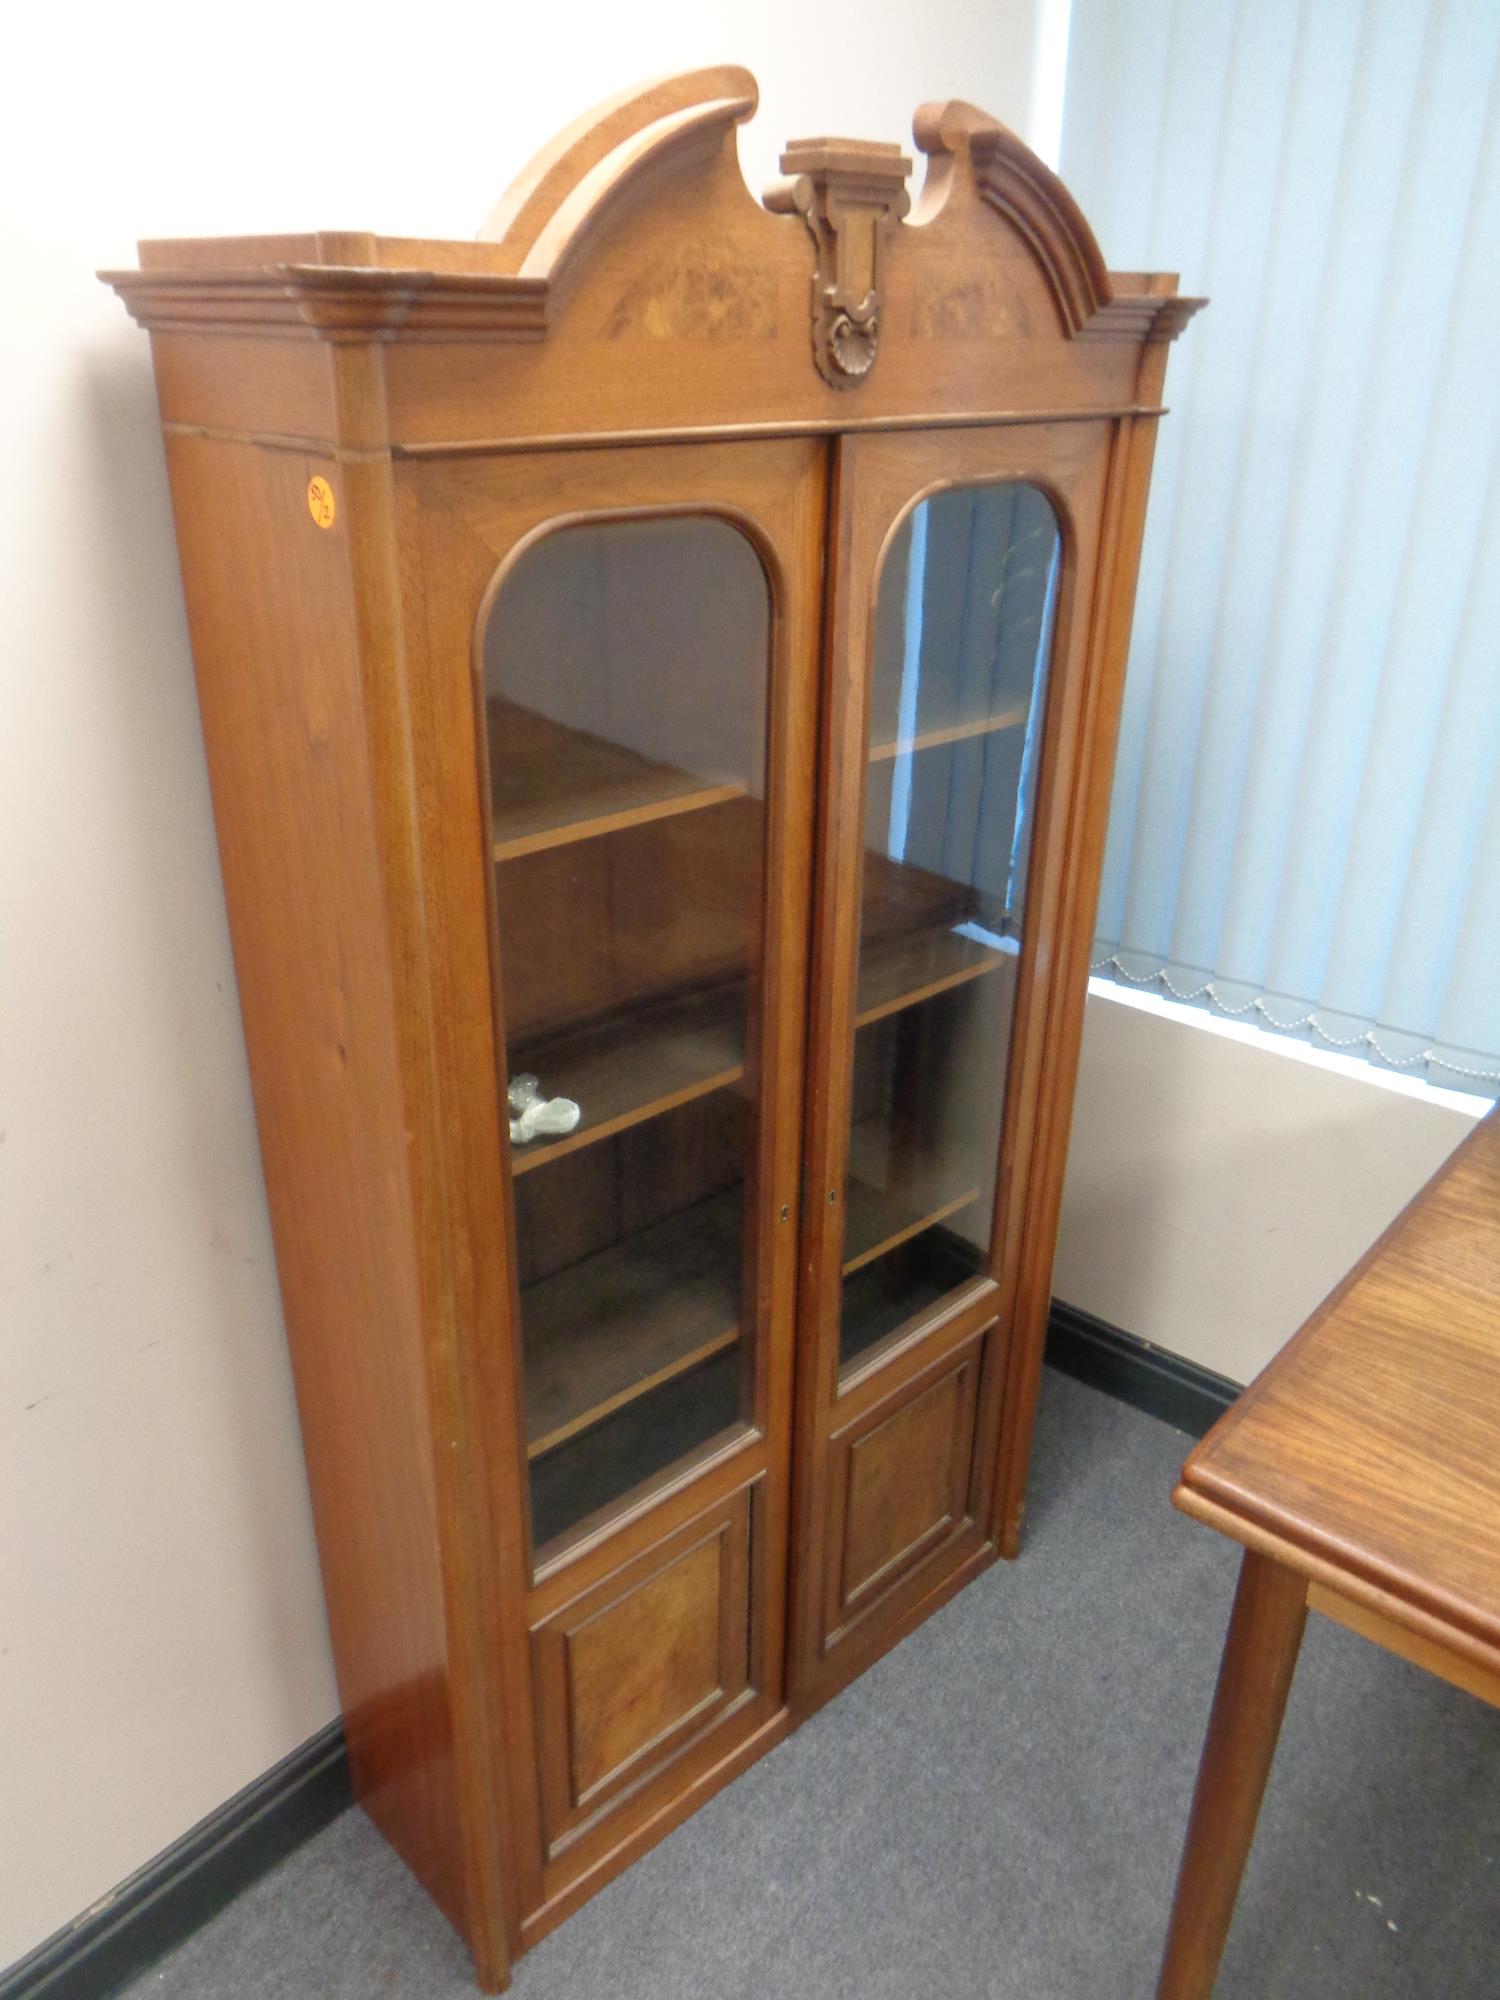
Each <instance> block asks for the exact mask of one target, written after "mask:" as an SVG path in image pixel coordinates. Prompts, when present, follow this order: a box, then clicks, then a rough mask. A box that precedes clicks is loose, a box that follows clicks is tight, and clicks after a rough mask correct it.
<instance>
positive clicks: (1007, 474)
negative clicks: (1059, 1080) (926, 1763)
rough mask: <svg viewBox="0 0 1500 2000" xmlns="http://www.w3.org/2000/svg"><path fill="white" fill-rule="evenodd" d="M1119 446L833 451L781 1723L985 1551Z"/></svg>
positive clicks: (1075, 436)
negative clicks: (793, 1586) (794, 1555)
mask: <svg viewBox="0 0 1500 2000" xmlns="http://www.w3.org/2000/svg"><path fill="white" fill-rule="evenodd" d="M1109 448H1110V431H1109V427H1108V426H1106V425H1103V424H1091V423H1081V424H1061V425H1047V426H1040V425H1037V426H1029V425H1028V426H1016V427H1007V428H1004V429H996V430H993V431H957V430H955V431H948V432H944V433H905V434H899V433H893V434H889V435H872V436H862V437H855V438H846V439H843V440H841V441H840V443H839V446H838V448H837V449H838V458H837V470H836V483H835V501H834V518H835V542H834V548H833V551H832V561H831V570H832V578H831V592H832V602H831V607H830V620H829V644H828V657H827V661H826V675H827V682H826V694H825V702H824V729H825V772H824V792H823V799H822V806H821V813H820V831H819V838H818V858H817V870H816V874H817V883H818V909H817V915H816V945H815V958H814V979H813V999H812V1026H811V1048H812V1062H811V1070H810V1078H809V1085H810V1101H809V1123H808V1134H809V1136H808V1193H807V1201H806V1208H805V1222H804V1285H803V1294H802V1324H801V1329H800V1344H801V1347H802V1350H803V1351H802V1354H801V1360H800V1367H801V1384H800V1403H799V1472H800V1475H801V1480H802V1485H801V1491H800V1495H799V1527H798V1534H797V1546H798V1548H799V1551H801V1552H802V1553H801V1556H800V1562H801V1570H800V1574H799V1576H798V1579H797V1591H796V1596H797V1609H796V1620H797V1629H796V1635H795V1654H796V1672H797V1677H798V1690H797V1691H798V1695H799V1697H800V1698H801V1699H803V1700H816V1699H818V1698H820V1696H821V1695H822V1694H824V1693H826V1692H828V1691H829V1690H830V1689H831V1688H832V1687H833V1686H835V1685H837V1684H838V1683H839V1682H840V1681H841V1680H842V1679H843V1678H845V1677H847V1675H848V1673H850V1672H852V1671H855V1670H857V1669H858V1667H859V1666H861V1665H863V1664H864V1662H865V1661H866V1660H867V1659H868V1657H869V1656H870V1654H871V1653H872V1651H875V1650H878V1649H879V1647H880V1646H882V1645H884V1644H886V1643H889V1640H890V1637H891V1636H892V1634H893V1633H894V1632H896V1631H899V1630H900V1629H902V1625H903V1621H905V1622H911V1621H912V1620H914V1619H915V1618H916V1617H917V1616H919V1615H921V1612H922V1610H923V1609H924V1608H925V1607H926V1605H927V1604H928V1603H930V1601H931V1600H932V1598H933V1596H934V1594H935V1593H937V1592H940V1591H942V1590H944V1589H947V1588H951V1587H953V1586H954V1585H955V1584H956V1583H957V1582H958V1581H960V1580H961V1579H962V1577H963V1575H964V1574H966V1573H967V1572H968V1570H969V1569H970V1568H972V1567H974V1566H975V1565H976V1564H977V1563H979V1562H981V1561H983V1560H986V1559H987V1558H988V1557H989V1556H990V1555H991V1554H992V1553H993V1551H994V1547H995V1528H994V1525H993V1522H992V1513H993V1494H994V1481H995V1471H996V1459H997V1452H998V1450H999V1447H1000V1443H1001V1426H1002V1414H1003V1412H1004V1411H1005V1409H1006V1406H1007V1399H1008V1395H1009V1394H1010V1391H1008V1386H1007V1385H1008V1383H1009V1384H1010V1385H1011V1389H1012V1390H1013V1388H1014V1385H1015V1382H1016V1379H1017V1369H1018V1365H1019V1363H1018V1352H1017V1350H1018V1342H1019V1341H1025V1340H1030V1339H1031V1338H1032V1337H1033V1336H1034V1334H1035V1332H1036V1328H1035V1326H1034V1324H1033V1325H1030V1326H1028V1327H1025V1328H1018V1325H1017V1296H1018V1285H1017V1280H1018V1275H1019V1271H1020V1265H1021V1261H1022V1249H1023V1243H1022V1237H1023V1224H1024V1204H1025V1197H1026V1191H1027V1187H1028V1181H1029V1178H1030V1176H1029V1168H1030V1165H1031V1161H1032V1154H1033V1142H1034V1135H1035V1129H1036V1114H1037V1105H1038V1093H1039V1091H1040V1090H1041V1089H1042V1088H1043V1087H1044V1079H1043V1077H1042V1075H1041V1074H1040V1068H1041V1065H1040V1059H1039V1052H1040V1049H1041V1045H1042V1038H1043V1035H1044V1032H1045V1027H1046V1018H1047V1013H1048V1008H1049V1005H1050V1004H1051V1001H1052V999H1053V997H1054V996H1053V991H1052V989H1053V985H1054V983H1055V982H1054V980H1053V959H1054V951H1053V946H1054V944H1055V942H1056V939H1055V931H1056V924H1057V917H1058V894H1059V883H1060V880H1061V875H1060V871H1059V868H1058V866H1057V863H1058V861H1059V859H1060V853H1061V849H1062V847H1063V846H1064V845H1065V844H1066V838H1067V833H1066V829H1067V825H1068V817H1069V813H1070V811H1071V810H1073V808H1074V805H1075V803H1076V802H1075V801H1074V800H1073V799H1072V798H1070V797H1069V796H1065V794H1066V793H1067V791H1068V787H1067V786H1066V785H1065V783H1064V782H1063V774H1065V773H1068V772H1076V770H1077V764H1076V754H1077V750H1078V746H1079V741H1080V721H1081V702H1082V696H1083V692H1084V689H1083V679H1084V675H1083V669H1084V666H1085V659H1084V652H1085V647H1084V637H1083V635H1084V631H1085V628H1086V626H1087V624H1088V622H1089V621H1088V619H1087V618H1086V617H1085V616H1083V615H1081V612H1080V607H1086V606H1087V604H1088V601H1089V596H1090V592H1091V589H1092V581H1093V575H1094V568H1095V561H1096V541H1097V533H1098V523H1099V519H1100V507H1101V500H1102V494H1103V488H1104V481H1105V473H1106V469H1107V460H1108V455H1109ZM1077 998H1078V1002H1079V1004H1081V990H1080V993H1079V995H1078V996H1077ZM1049 1240H1050V1239H1049ZM1043 1282H1044V1284H1045V1280H1044V1281H1043ZM1033 1289H1034V1288H1033ZM1031 1317H1032V1320H1033V1321H1034V1319H1035V1314H1034V1312H1033V1313H1032V1315H1031ZM1011 1400H1012V1402H1013V1401H1014V1397H1013V1395H1012V1396H1011Z"/></svg>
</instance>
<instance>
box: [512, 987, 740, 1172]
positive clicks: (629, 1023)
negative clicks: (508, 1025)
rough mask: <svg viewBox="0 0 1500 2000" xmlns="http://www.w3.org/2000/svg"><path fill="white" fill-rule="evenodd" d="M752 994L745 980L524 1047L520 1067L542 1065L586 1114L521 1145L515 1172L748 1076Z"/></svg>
mask: <svg viewBox="0 0 1500 2000" xmlns="http://www.w3.org/2000/svg"><path fill="white" fill-rule="evenodd" d="M746 999H747V995H746V989H745V987H744V986H743V985H737V986H732V987H728V988H719V989H717V990H716V991H714V992H711V993H708V994H695V995H691V996H689V997H688V998H686V999H683V1000H678V1001H669V1002H666V1003H664V1004H661V1005H659V1006H656V1007H647V1008H640V1009H634V1010H631V1011H629V1012H627V1013H623V1014H620V1015H618V1016H616V1017H615V1018H613V1019H611V1020H608V1021H605V1022H602V1023H600V1024H599V1025H598V1026H597V1027H594V1028H592V1029H587V1030H584V1031H583V1032H582V1033H579V1034H574V1035H569V1036H566V1037H562V1038H557V1039H553V1040H550V1041H539V1042H536V1043H532V1044H528V1045H526V1046H525V1047H523V1048H522V1049H521V1050H519V1051H518V1052H517V1056H516V1059H515V1066H516V1069H517V1070H518V1071H519V1072H522V1073H524V1072H525V1071H527V1070H530V1071H531V1072H533V1073H534V1074H535V1075H536V1076H537V1077H538V1078H539V1080H540V1082H541V1086H542V1088H543V1090H544V1091H545V1093H546V1095H547V1096H549V1097H571V1098H572V1099H573V1101H574V1102H575V1103H576V1104H577V1105H578V1106H579V1107H580V1109H581V1110H582V1113H583V1116H582V1118H581V1119H580V1121H579V1123H578V1125H577V1126H576V1127H575V1128H574V1130H573V1131H572V1132H569V1133H568V1134H567V1135H566V1136H565V1137H563V1138H560V1139H551V1140H543V1141H541V1142H540V1143H533V1144H532V1145H529V1146H515V1147H513V1148H512V1150H511V1172H512V1173H514V1174H525V1173H530V1172H531V1171H532V1170H533V1169H535V1168H537V1167H540V1166H543V1165H545V1164H546V1162H547V1161H549V1160H556V1159H560V1158H561V1157H562V1156H563V1155H564V1154H566V1153H572V1152H576V1151H577V1149H578V1148H579V1147H580V1146H588V1145H592V1144H593V1143H594V1142H595V1141H597V1140H600V1139H608V1138H612V1137H613V1136H614V1134H615V1133H617V1132H623V1131H625V1130H626V1129H627V1128H628V1127H630V1126H631V1125H636V1124H640V1123H641V1122H642V1121H643V1120H645V1119H647V1118H654V1117H656V1116H658V1115H659V1114H660V1113H662V1112H666V1111H673V1110H675V1109H676V1108H677V1107H678V1105H681V1104H688V1103H691V1102H692V1100H693V1099H694V1098H695V1097H702V1096H704V1095H706V1094H707V1093H708V1092H709V1091H711V1090H722V1089H725V1088H727V1087H728V1086H730V1085H731V1084H735V1083H738V1082H740V1081H742V1079H743V1077H744V1074H745V1007H746Z"/></svg>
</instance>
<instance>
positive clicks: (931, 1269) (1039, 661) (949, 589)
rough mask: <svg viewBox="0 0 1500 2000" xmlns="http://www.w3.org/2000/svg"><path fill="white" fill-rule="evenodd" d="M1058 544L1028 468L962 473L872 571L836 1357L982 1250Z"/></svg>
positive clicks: (967, 1270) (863, 1344) (895, 1322)
mask: <svg viewBox="0 0 1500 2000" xmlns="http://www.w3.org/2000/svg"><path fill="white" fill-rule="evenodd" d="M1061 551H1062V544H1061V537H1060V534H1059V530H1058V524H1057V517H1056V515H1055V513H1054V512H1053V509H1052V505H1051V502H1050V501H1049V500H1048V499H1047V497H1046V495H1045V494H1044V493H1042V492H1041V491H1040V490H1039V489H1038V488H1036V487H1035V486H1030V485H1027V484H1024V483H1019V482H1013V483H1010V484H1006V485H988V486H964V487H955V488H952V489H950V490H948V491H945V492H942V493H938V494H935V495H934V496H933V497H932V498H930V499H927V500H924V501H922V502H921V503H920V504H919V505H918V506H916V507H915V508H914V509H913V510H912V511H911V513H910V514H908V515H907V516H906V518H905V520H904V521H903V522H902V524H901V526H900V528H899V530H898V531H897V533H896V535H895V536H894V538H893V539H892V541H891V543H890V545H889V547H888V549H887V552H886V556H885V560H884V564H883V566H882V569H881V574H880V580H879V590H878V596H877V600H876V617H875V638H874V658H873V663H872V670H871V688H870V726H869V739H868V745H867V760H868V761H867V767H866V786H865V859H864V885H863V900H862V910H861V925H860V952H859V971H858V982H857V989H856V1001H855V1009H856V1012H855V1053H854V1076H853V1098H852V1116H851V1129H850V1134H849V1170H848V1177H847V1182H846V1188H845V1203H844V1246H843V1247H844V1256H843V1274H844V1292H843V1316H842V1330H841V1354H842V1358H843V1360H844V1361H845V1362H846V1363H848V1362H851V1361H853V1360H855V1359H856V1358H858V1357H862V1356H863V1355H864V1354H865V1353H866V1352H867V1350H868V1349H870V1348H871V1347H872V1346H874V1345H875V1344H876V1343H877V1342H879V1341H881V1340H884V1339H885V1338H887V1337H888V1336H891V1335H894V1334H895V1333H896V1332H897V1331H898V1329H901V1328H904V1327H906V1326H907V1325H908V1324H909V1323H911V1322H912V1321H913V1320H914V1319H915V1318H916V1317H917V1316H918V1315H920V1314H922V1313H924V1312H926V1311H927V1310H928V1309H929V1308H931V1307H932V1306H933V1305H935V1304H936V1303H937V1302H938V1301H939V1300H940V1299H941V1298H942V1297H943V1296H944V1295H945V1294H946V1293H947V1292H949V1291H951V1290H953V1289H954V1288H955V1287H956V1286H957V1285H959V1284H961V1283H963V1282H964V1281H965V1279H967V1278H969V1277H971V1276H972V1275H973V1274H974V1272H975V1271H976V1270H977V1269H978V1268H980V1266H981V1265H982V1264H983V1263H985V1261H986V1260H987V1258H988V1255H989V1250H990V1235H991V1227H992V1218H993V1211H994V1200H995V1176H996V1171H997V1167H998V1161H999V1152H1000V1129H1001V1120H1002V1117H1003V1113H1004V1100H1005V1075H1006V1059H1007V1054H1008V1050H1009V1045H1010V1026H1011V1013H1012V1007H1013V1003H1014V995H1015V974H1016V964H1017V956H1018V953H1019V949H1020V939H1021V931H1022V925H1023V922H1024V917H1025V906H1026V873H1027V865H1028V862H1029V858H1030V850H1031V823H1032V805H1033V799H1034V793H1035V785H1036V768H1037V760H1038V754H1039V751H1040V741H1041V724H1042V714H1043V703H1044V696H1045V684H1046V675H1047V664H1048V658H1049V655H1050V652H1051V643H1052V630H1053V623H1054V619H1055V614H1056V606H1057V588H1058V573H1059V569H1060V565H1061Z"/></svg>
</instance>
